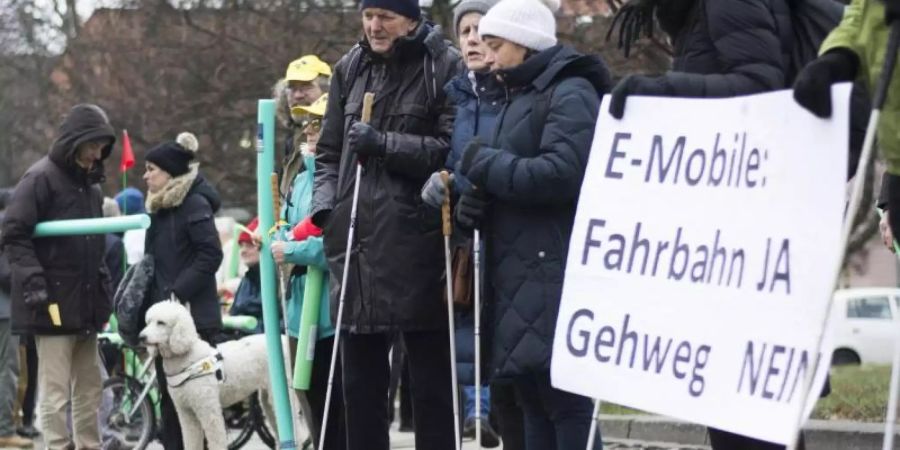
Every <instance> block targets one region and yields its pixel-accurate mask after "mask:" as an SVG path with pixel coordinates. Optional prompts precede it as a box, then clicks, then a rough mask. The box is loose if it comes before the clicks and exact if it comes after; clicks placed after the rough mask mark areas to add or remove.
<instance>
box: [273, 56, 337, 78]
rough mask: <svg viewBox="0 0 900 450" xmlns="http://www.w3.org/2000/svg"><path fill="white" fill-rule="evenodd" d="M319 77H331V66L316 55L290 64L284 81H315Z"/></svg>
mask: <svg viewBox="0 0 900 450" xmlns="http://www.w3.org/2000/svg"><path fill="white" fill-rule="evenodd" d="M319 76H326V77H330V76H331V66H329V65H328V64H327V63H325V62H324V61H322V60H321V59H319V57H318V56H316V55H306V56H304V57H302V58H300V59H295V60H294V61H292V62H291V63H290V64H288V68H287V73H286V74H285V75H284V79H285V80H287V81H313V80H315V79H316V78H317V77H319Z"/></svg>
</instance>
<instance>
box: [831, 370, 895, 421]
mask: <svg viewBox="0 0 900 450" xmlns="http://www.w3.org/2000/svg"><path fill="white" fill-rule="evenodd" d="M890 377H891V368H890V366H847V367H838V368H834V369H831V395H829V396H828V397H825V398H823V399H821V400H819V403H818V404H817V405H816V409H815V410H814V411H813V418H814V419H828V420H837V419H841V420H858V421H864V422H884V418H885V410H886V409H887V396H888V389H889V385H890Z"/></svg>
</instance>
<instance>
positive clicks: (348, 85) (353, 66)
mask: <svg viewBox="0 0 900 450" xmlns="http://www.w3.org/2000/svg"><path fill="white" fill-rule="evenodd" d="M348 56H349V58H350V64H347V70H345V71H344V73H343V76H344V83H345V86H344V89H343V90H341V105H346V104H347V96H348V95H350V92H352V91H353V85H354V84H355V83H356V78H357V77H358V76H359V66H360V64H361V61H360V60H361V59H362V47H360V45H359V44H356V45H354V46H353V48H351V49H350V52H349V53H348Z"/></svg>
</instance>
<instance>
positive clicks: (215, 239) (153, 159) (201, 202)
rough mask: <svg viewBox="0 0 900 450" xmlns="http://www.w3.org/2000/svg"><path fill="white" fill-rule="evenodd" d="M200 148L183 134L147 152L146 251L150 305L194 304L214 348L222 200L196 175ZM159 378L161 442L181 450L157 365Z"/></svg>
mask: <svg viewBox="0 0 900 450" xmlns="http://www.w3.org/2000/svg"><path fill="white" fill-rule="evenodd" d="M198 146H199V145H198V143H197V138H196V137H195V136H194V135H193V134H191V133H181V134H180V135H178V138H177V140H176V141H169V142H164V143H162V144H159V145H157V146H156V147H153V148H152V149H151V150H150V151H149V152H147V156H146V158H145V159H146V170H147V171H146V172H145V173H144V181H145V182H146V183H147V190H148V193H147V200H146V205H145V206H146V209H147V213H149V214H150V217H151V219H152V220H151V224H150V229H149V230H147V240H146V243H145V252H146V253H147V254H150V255H153V258H154V262H155V268H154V276H153V278H154V280H153V285H152V287H151V297H150V299H151V301H153V302H155V301H160V300H165V299H168V298H170V297H171V296H173V295H174V296H175V298H177V299H178V300H179V301H181V302H182V303H188V304H190V310H191V316H193V318H194V323H195V324H196V325H197V331H198V333H199V334H200V337H201V338H203V339H204V340H205V341H207V342H210V343H212V344H215V342H213V340H214V337H215V336H216V335H217V334H218V332H219V330H220V329H221V326H222V312H221V308H220V307H219V297H218V295H217V293H216V269H218V268H219V265H220V264H221V263H222V245H221V243H220V242H219V234H218V232H217V231H216V225H215V222H214V221H213V216H214V214H215V212H216V211H218V209H219V206H220V205H221V201H220V198H219V194H218V192H216V190H215V188H214V187H213V186H212V185H210V184H209V183H208V182H207V181H206V179H205V178H203V176H202V175H200V173H199V171H198V169H199V163H198V162H197V161H196V152H197V148H198ZM148 306H149V305H148ZM157 374H159V376H158V377H157V378H158V379H159V383H160V388H161V389H160V390H161V391H162V392H163V400H162V419H163V420H162V421H163V431H162V433H161V441H162V443H163V446H164V447H165V448H166V450H171V449H180V448H182V441H181V430H180V428H179V426H178V418H177V414H176V413H175V407H174V405H173V404H172V403H171V399H170V398H169V396H168V392H167V391H166V384H165V381H166V380H165V375H164V371H163V370H162V366H161V364H160V363H159V361H157Z"/></svg>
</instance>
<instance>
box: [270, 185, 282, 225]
mask: <svg viewBox="0 0 900 450" xmlns="http://www.w3.org/2000/svg"><path fill="white" fill-rule="evenodd" d="M269 181H270V182H271V183H272V208H273V209H272V215H273V216H274V217H275V221H274V222H272V223H273V224H274V226H276V227H277V226H278V221H279V220H280V219H281V190H280V189H279V188H278V174H277V173H274V172H273V173H272V176H271V177H270V178H269Z"/></svg>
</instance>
